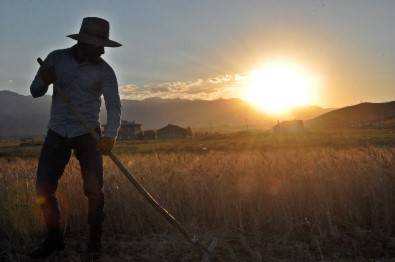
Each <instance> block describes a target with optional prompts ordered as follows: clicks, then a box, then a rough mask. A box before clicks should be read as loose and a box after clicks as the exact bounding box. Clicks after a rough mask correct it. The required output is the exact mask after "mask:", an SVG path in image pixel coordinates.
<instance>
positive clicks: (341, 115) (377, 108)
mask: <svg viewBox="0 0 395 262" xmlns="http://www.w3.org/2000/svg"><path fill="white" fill-rule="evenodd" d="M305 125H306V126H307V127H312V128H350V127H351V128H369V127H384V128H386V127H387V128H394V127H395V101H392V102H387V103H361V104H357V105H353V106H348V107H344V108H340V109H336V110H333V111H331V112H328V113H326V114H323V115H321V116H318V117H316V118H314V119H311V120H309V121H307V122H306V123H305Z"/></svg>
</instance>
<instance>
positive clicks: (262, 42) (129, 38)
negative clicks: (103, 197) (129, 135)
mask: <svg viewBox="0 0 395 262" xmlns="http://www.w3.org/2000/svg"><path fill="white" fill-rule="evenodd" d="M0 4H1V8H0V32H1V36H0V37H1V46H0V57H1V60H0V90H10V91H13V92H16V93H19V94H22V95H29V94H30V93H29V87H30V84H31V82H32V80H33V78H34V75H35V73H36V71H37V69H38V64H37V62H36V59H37V57H41V58H45V57H46V56H47V55H48V53H49V52H51V51H53V50H56V49H63V48H68V47H71V46H72V45H74V44H75V41H74V40H72V39H70V38H68V37H66V36H67V35H69V34H74V33H78V31H79V28H80V25H81V21H82V19H83V18H84V17H88V16H96V17H101V18H104V19H106V20H108V21H109V22H110V39H112V40H115V41H117V42H120V43H121V44H122V45H123V46H122V47H119V48H106V53H105V54H104V55H103V58H104V59H105V60H106V61H107V62H108V63H109V64H110V65H111V66H112V67H113V69H114V71H115V72H116V75H117V78H118V84H119V91H120V95H121V98H123V99H134V100H141V99H145V98H149V97H161V98H185V99H208V100H213V99H219V98H234V97H238V98H242V99H247V100H250V101H252V100H254V101H255V102H257V103H259V101H264V99H268V98H269V99H272V100H276V99H281V98H278V96H281V97H286V96H287V95H288V96H290V97H296V96H297V95H296V94H300V93H301V92H302V91H301V90H299V89H298V87H296V85H293V84H292V82H295V81H296V80H293V79H294V78H292V76H291V75H289V74H286V73H284V72H285V71H284V68H285V67H288V68H292V69H291V70H293V72H298V74H299V76H302V78H303V79H304V80H303V81H304V83H305V86H307V87H306V88H308V91H306V92H307V93H308V94H307V95H306V96H307V97H305V98H304V100H303V99H302V102H304V103H307V104H311V105H317V106H321V107H324V108H335V107H343V106H348V105H352V104H357V103H360V102H387V101H393V100H395V30H394V24H395V16H394V13H395V1H393V0H330V1H329V0H328V1H323V0H271V1H270V0H256V1H255V0H244V1H241V0H240V1H236V0H211V1H209V0H178V1H176V0H168V1H164V0H155V1H154V0H139V1H137V0H133V1H132V0H116V1H114V0H68V1H61V0H0ZM273 65H280V68H282V69H280V70H279V72H280V73H279V75H280V78H281V79H280V80H279V79H277V78H276V79H275V80H273V81H275V82H281V83H283V82H284V81H286V82H285V84H284V83H283V84H284V85H288V86H291V87H287V88H288V89H281V88H280V87H279V86H278V85H276V84H275V83H274V84H273V83H272V82H273V81H272V82H271V83H268V82H264V81H261V82H260V83H258V84H257V80H256V79H260V78H259V77H258V78H256V77H255V78H254V74H255V75H257V72H261V71H262V68H269V69H273V67H274V66H273ZM269 71H270V70H269ZM272 71H273V70H272ZM265 72H267V70H266V71H265ZM260 77H261V78H262V74H260ZM254 79H255V80H254ZM252 83H255V85H257V86H258V87H254V88H251V86H252V85H253V84H252ZM265 88H266V89H265ZM292 88H294V90H292ZM275 89H277V91H278V92H277V93H278V94H277V98H271V97H270V95H269V93H270V92H272V91H273V90H275ZM248 90H249V91H248ZM265 90H266V91H265ZM248 92H249V95H247V93H248ZM251 92H252V95H251ZM262 103H263V102H262Z"/></svg>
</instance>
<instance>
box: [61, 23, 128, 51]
mask: <svg viewBox="0 0 395 262" xmlns="http://www.w3.org/2000/svg"><path fill="white" fill-rule="evenodd" d="M67 37H70V38H72V39H74V40H77V41H80V42H83V43H87V44H92V45H99V46H106V47H119V46H122V45H121V44H120V43H118V42H115V41H113V40H110V39H109V38H110V23H109V22H108V21H107V20H104V19H102V18H98V17H85V18H84V19H83V20H82V24H81V28H80V32H79V33H78V34H73V35H68V36H67Z"/></svg>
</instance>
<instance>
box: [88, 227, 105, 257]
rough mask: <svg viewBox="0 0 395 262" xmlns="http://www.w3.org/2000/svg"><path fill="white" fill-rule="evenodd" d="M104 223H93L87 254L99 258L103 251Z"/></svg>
mask: <svg viewBox="0 0 395 262" xmlns="http://www.w3.org/2000/svg"><path fill="white" fill-rule="evenodd" d="M102 231H103V229H102V225H92V226H91V228H90V232H89V240H88V244H87V247H86V250H85V256H86V257H89V258H98V257H100V255H101V253H102V244H101V235H102Z"/></svg>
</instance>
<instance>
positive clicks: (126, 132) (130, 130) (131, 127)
mask: <svg viewBox="0 0 395 262" xmlns="http://www.w3.org/2000/svg"><path fill="white" fill-rule="evenodd" d="M106 126H107V125H103V127H104V128H106ZM142 134H143V133H142V132H141V124H137V123H135V122H134V121H132V122H129V121H126V120H121V127H120V128H119V131H118V137H117V139H118V140H137V139H142Z"/></svg>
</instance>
